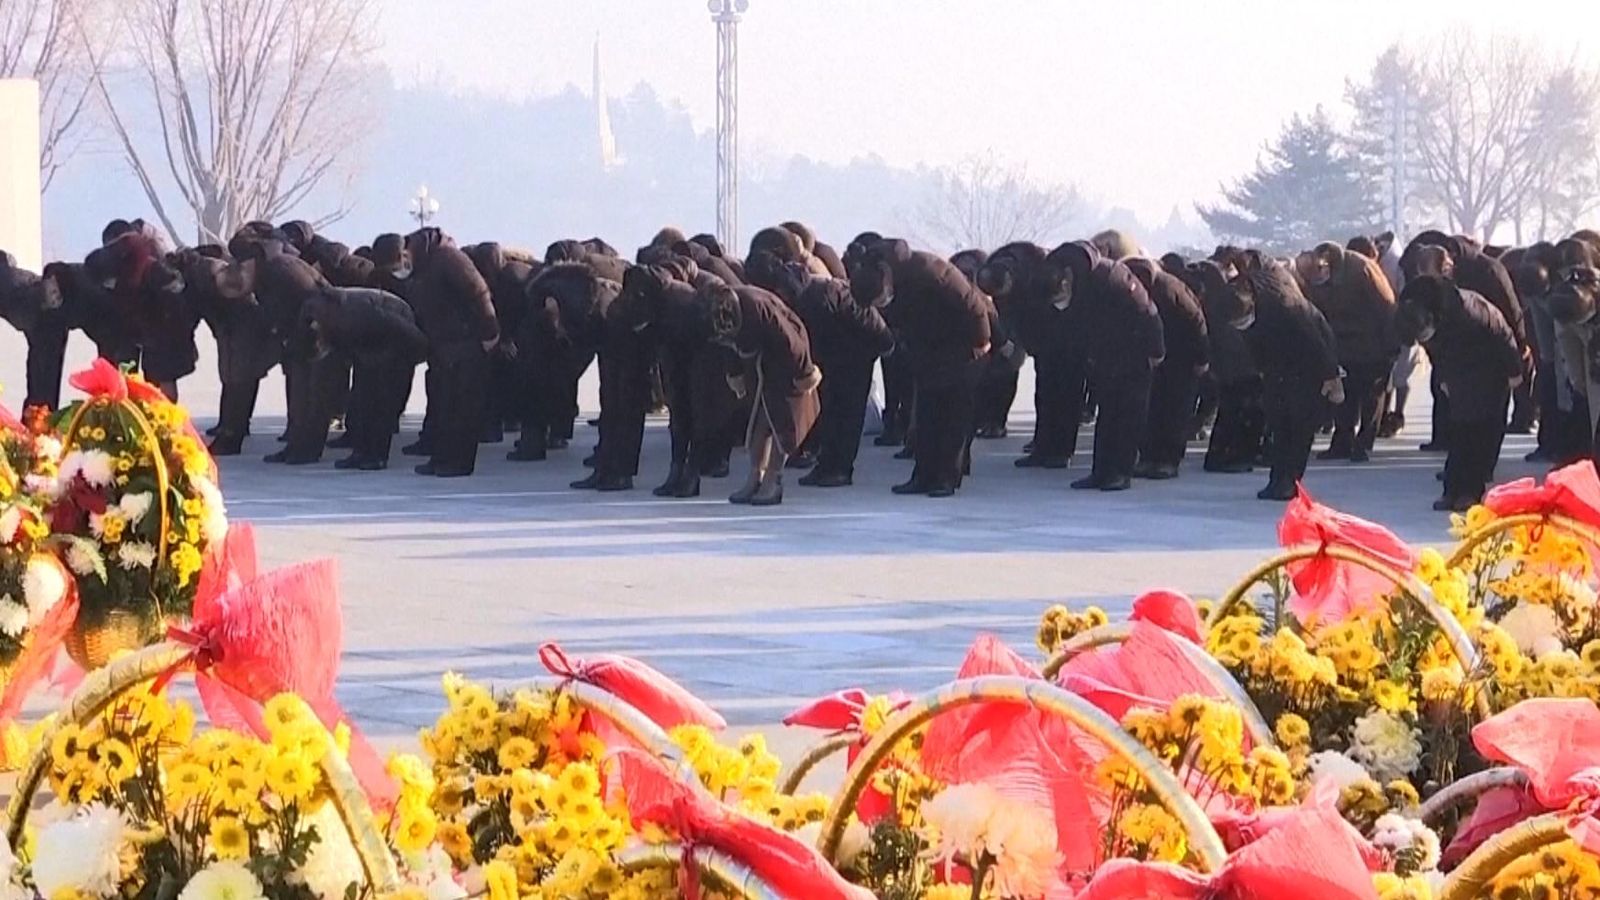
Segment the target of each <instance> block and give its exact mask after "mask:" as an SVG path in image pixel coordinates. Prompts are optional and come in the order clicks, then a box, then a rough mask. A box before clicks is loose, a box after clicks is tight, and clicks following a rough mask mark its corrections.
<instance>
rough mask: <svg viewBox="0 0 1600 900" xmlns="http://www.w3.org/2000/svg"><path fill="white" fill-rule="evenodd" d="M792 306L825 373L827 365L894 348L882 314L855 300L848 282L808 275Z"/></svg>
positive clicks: (880, 354) (878, 355)
mask: <svg viewBox="0 0 1600 900" xmlns="http://www.w3.org/2000/svg"><path fill="white" fill-rule="evenodd" d="M793 308H794V311H795V313H796V314H798V315H799V316H800V321H801V322H803V323H805V326H806V333H807V334H808V335H809V336H810V338H811V352H812V354H813V355H814V356H815V358H816V363H817V365H818V366H820V367H821V368H822V373H823V375H825V376H826V375H827V373H828V367H829V366H830V365H847V364H848V363H849V362H850V361H853V360H859V359H861V358H862V357H866V358H868V359H877V358H878V357H880V356H883V355H884V354H886V353H888V352H890V351H891V350H893V349H894V335H893V334H891V333H890V331H889V326H888V324H887V323H885V322H884V321H883V316H882V315H880V314H879V313H878V311H877V310H875V309H873V308H872V307H870V306H862V305H861V304H859V303H857V302H856V301H855V298H854V297H853V296H851V294H850V282H848V281H843V280H841V279H838V278H815V277H814V278H810V279H808V280H807V281H806V283H805V286H804V287H803V288H801V290H800V292H799V294H798V295H797V296H796V297H795V299H794V304H793Z"/></svg>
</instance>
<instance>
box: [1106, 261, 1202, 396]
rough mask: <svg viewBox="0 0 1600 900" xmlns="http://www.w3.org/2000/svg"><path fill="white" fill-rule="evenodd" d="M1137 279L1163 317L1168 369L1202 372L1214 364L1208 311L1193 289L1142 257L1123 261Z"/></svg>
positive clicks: (1162, 323)
mask: <svg viewBox="0 0 1600 900" xmlns="http://www.w3.org/2000/svg"><path fill="white" fill-rule="evenodd" d="M1122 263H1123V265H1125V266H1127V267H1128V271H1130V272H1132V273H1133V277H1134V278H1137V279H1138V280H1139V283H1140V284H1142V285H1144V289H1145V293H1147V294H1148V295H1149V296H1150V302H1152V303H1154V304H1155V305H1156V312H1157V313H1158V314H1159V315H1160V316H1161V338H1162V342H1163V343H1164V344H1165V345H1166V350H1167V356H1166V362H1167V365H1172V366H1182V367H1183V368H1186V369H1200V368H1202V367H1204V366H1206V365H1209V364H1210V362H1211V344H1210V340H1209V335H1208V332H1207V328H1206V315H1205V311H1204V310H1202V309H1201V308H1200V300H1199V298H1197V297H1196V296H1195V295H1194V292H1193V291H1191V290H1189V286H1188V285H1187V284H1184V283H1183V281H1182V280H1180V279H1179V278H1177V277H1175V276H1173V275H1172V274H1171V273H1169V272H1167V271H1166V270H1165V269H1163V268H1161V267H1160V266H1159V265H1157V264H1156V261H1155V260H1153V259H1147V258H1145V257H1142V256H1135V257H1129V258H1128V259H1125V260H1123V261H1122Z"/></svg>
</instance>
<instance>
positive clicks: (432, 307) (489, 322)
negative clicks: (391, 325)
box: [406, 228, 500, 361]
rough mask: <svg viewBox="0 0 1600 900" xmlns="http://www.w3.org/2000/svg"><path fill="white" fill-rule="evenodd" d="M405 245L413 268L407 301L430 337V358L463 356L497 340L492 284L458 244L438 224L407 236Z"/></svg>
mask: <svg viewBox="0 0 1600 900" xmlns="http://www.w3.org/2000/svg"><path fill="white" fill-rule="evenodd" d="M406 246H407V249H409V250H410V251H411V261H412V266H413V274H412V276H411V280H412V284H413V286H412V288H411V292H410V295H409V298H408V299H410V301H411V303H412V306H413V307H414V308H415V309H416V311H417V325H418V326H420V327H421V328H422V331H423V333H424V334H426V335H427V336H428V344H429V356H430V359H432V360H436V361H445V360H450V359H460V358H462V357H464V356H470V355H471V353H472V351H473V350H475V349H478V350H481V345H483V344H493V343H494V342H496V341H498V340H499V338H500V324H499V321H498V320H497V319H496V318H495V314H494V303H493V300H492V298H491V295H490V292H489V284H488V282H486V281H484V280H483V276H482V275H480V274H479V273H478V268H477V266H474V265H473V264H472V260H471V259H469V258H468V257H467V255H466V254H465V253H463V252H461V249H460V248H458V247H457V246H456V245H455V242H453V241H451V240H450V238H448V237H446V236H444V235H442V234H440V233H439V230H438V229H437V228H424V229H421V230H420V231H417V232H415V233H413V234H412V235H411V236H410V237H408V238H407V239H406Z"/></svg>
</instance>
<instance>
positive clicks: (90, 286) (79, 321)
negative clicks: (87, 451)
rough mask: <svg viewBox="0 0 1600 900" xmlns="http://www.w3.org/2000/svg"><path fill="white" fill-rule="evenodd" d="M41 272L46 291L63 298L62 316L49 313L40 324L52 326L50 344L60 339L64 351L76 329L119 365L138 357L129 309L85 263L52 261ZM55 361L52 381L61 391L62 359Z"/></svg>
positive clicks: (136, 335)
mask: <svg viewBox="0 0 1600 900" xmlns="http://www.w3.org/2000/svg"><path fill="white" fill-rule="evenodd" d="M39 274H40V280H41V281H42V282H43V283H44V290H45V291H46V293H51V292H54V293H58V294H59V295H60V298H61V302H60V315H59V317H57V316H47V317H45V319H44V320H43V321H41V323H40V326H39V327H41V328H46V327H47V328H48V329H49V330H50V334H51V338H50V340H51V341H52V344H51V345H50V346H54V344H53V342H54V341H56V340H59V341H60V348H61V349H60V352H61V354H63V355H64V354H65V353H66V346H67V335H68V334H69V333H70V332H71V331H72V330H74V329H76V330H79V331H82V332H83V333H84V334H85V335H86V336H87V337H88V338H89V340H91V341H93V342H94V347H95V353H96V354H98V355H99V356H100V357H101V358H102V359H105V360H107V361H108V362H111V363H112V364H114V365H118V366H121V365H125V364H128V363H134V362H137V361H138V359H139V337H138V329H137V326H136V323H135V322H133V321H132V317H131V315H130V310H128V309H127V308H126V307H125V306H123V305H122V304H120V303H118V302H117V301H116V298H115V297H113V296H112V295H111V292H110V291H109V290H107V289H106V288H105V286H104V285H103V284H102V283H101V281H100V280H99V279H97V278H96V277H94V275H92V274H91V273H90V272H89V270H88V268H87V267H86V266H85V265H84V264H83V263H68V262H52V263H48V264H46V265H45V267H44V271H43V272H41V273H39ZM53 355H54V351H51V353H50V354H47V355H46V357H45V358H44V359H42V360H41V365H45V364H47V363H48V361H49V357H51V356H53ZM53 365H54V370H55V371H56V372H57V374H56V376H55V377H54V378H53V379H50V381H51V382H52V383H55V384H56V385H57V388H56V390H57V392H59V390H60V387H59V383H60V381H61V378H60V375H59V371H60V366H61V362H60V361H56V362H55V363H54V364H53ZM41 374H43V373H42V372H41Z"/></svg>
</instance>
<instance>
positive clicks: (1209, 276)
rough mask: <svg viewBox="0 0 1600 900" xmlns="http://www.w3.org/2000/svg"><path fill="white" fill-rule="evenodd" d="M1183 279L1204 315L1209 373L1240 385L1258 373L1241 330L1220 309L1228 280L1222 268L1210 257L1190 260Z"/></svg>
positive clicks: (1258, 370) (1252, 378)
mask: <svg viewBox="0 0 1600 900" xmlns="http://www.w3.org/2000/svg"><path fill="white" fill-rule="evenodd" d="M1184 283H1185V284H1187V285H1188V286H1189V289H1190V290H1191V291H1193V292H1194V293H1195V295H1196V296H1198V297H1199V298H1200V309H1201V311H1202V312H1203V313H1204V314H1205V317H1206V339H1207V343H1208V344H1209V345H1210V349H1211V354H1210V359H1211V377H1213V378H1215V379H1216V380H1217V383H1218V384H1222V385H1239V384H1245V383H1248V382H1253V381H1255V380H1257V379H1259V378H1260V377H1261V370H1260V369H1258V368H1257V367H1256V363H1255V358H1254V357H1252V356H1251V354H1250V346H1249V344H1248V343H1247V342H1246V341H1245V337H1244V333H1243V332H1241V331H1240V330H1239V329H1237V328H1234V327H1233V325H1232V324H1230V323H1229V321H1228V317H1227V316H1226V315H1225V314H1224V313H1223V312H1222V310H1221V308H1220V307H1221V306H1222V303H1223V299H1224V298H1223V295H1224V294H1226V293H1227V291H1228V290H1229V288H1228V280H1227V279H1226V278H1225V277H1223V274H1222V270H1221V269H1220V268H1218V267H1217V264H1216V263H1214V262H1212V261H1210V260H1201V261H1199V262H1195V263H1190V264H1189V265H1188V267H1187V268H1186V269H1185V270H1184Z"/></svg>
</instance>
